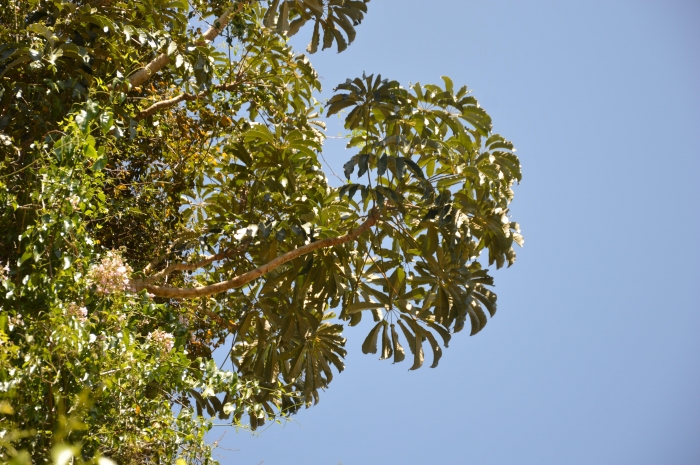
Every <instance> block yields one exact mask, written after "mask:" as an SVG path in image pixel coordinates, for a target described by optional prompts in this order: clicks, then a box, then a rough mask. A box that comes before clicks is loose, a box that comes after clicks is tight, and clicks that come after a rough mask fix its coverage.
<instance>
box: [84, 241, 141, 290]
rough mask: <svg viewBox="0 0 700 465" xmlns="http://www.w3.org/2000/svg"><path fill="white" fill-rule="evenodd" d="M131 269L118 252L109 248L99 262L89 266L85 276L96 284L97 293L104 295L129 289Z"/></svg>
mask: <svg viewBox="0 0 700 465" xmlns="http://www.w3.org/2000/svg"><path fill="white" fill-rule="evenodd" d="M132 271H133V270H132V269H131V267H130V266H129V265H127V264H126V263H124V261H123V260H122V257H121V256H119V253H117V252H115V251H114V250H110V251H109V252H107V255H106V256H105V257H104V258H103V259H102V261H101V262H100V263H98V264H96V265H92V266H91V267H90V270H89V271H88V276H87V277H88V280H89V282H91V283H92V284H94V285H95V286H97V292H98V293H100V294H105V295H106V294H113V293H115V292H121V291H125V290H127V289H129V288H130V285H129V275H130V274H131V272H132Z"/></svg>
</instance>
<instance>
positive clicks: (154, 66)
mask: <svg viewBox="0 0 700 465" xmlns="http://www.w3.org/2000/svg"><path fill="white" fill-rule="evenodd" d="M247 3H248V2H240V3H237V4H236V6H235V7H232V8H227V9H226V11H224V12H223V14H222V15H221V16H219V18H218V19H217V20H216V21H214V25H213V26H212V27H210V28H209V29H208V30H207V32H205V33H204V34H202V37H200V38H199V39H198V40H197V41H196V42H195V45H205V44H207V43H208V42H211V41H212V40H214V38H216V36H217V35H219V32H221V31H222V30H223V29H224V28H225V27H226V25H227V24H228V22H229V20H230V19H231V16H232V15H234V14H236V13H238V12H240V11H241V10H242V9H243V7H244V6H245V5H246V4H247ZM169 61H170V57H169V56H168V55H167V54H165V53H161V54H160V55H158V56H157V57H155V58H154V59H153V60H152V61H151V62H150V63H148V64H147V65H146V66H144V67H143V68H141V69H139V70H138V71H136V72H135V73H134V74H132V75H131V76H129V83H131V87H132V88H133V87H137V86H140V85H141V84H143V83H144V82H146V81H147V80H148V79H149V78H150V77H151V76H153V75H154V74H155V73H157V72H158V71H160V70H161V69H163V68H164V67H165V65H167V64H168V62H169Z"/></svg>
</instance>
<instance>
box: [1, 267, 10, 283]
mask: <svg viewBox="0 0 700 465" xmlns="http://www.w3.org/2000/svg"><path fill="white" fill-rule="evenodd" d="M9 272H10V266H9V265H5V266H3V267H2V268H0V281H5V280H6V279H7V274H8V273H9Z"/></svg>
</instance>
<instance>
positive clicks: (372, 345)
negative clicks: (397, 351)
mask: <svg viewBox="0 0 700 465" xmlns="http://www.w3.org/2000/svg"><path fill="white" fill-rule="evenodd" d="M383 323H384V322H383V321H380V322H379V323H377V324H376V325H374V328H372V330H371V331H370V332H369V334H368V335H367V337H366V338H365V342H363V343H362V353H363V354H376V353H377V338H378V337H379V330H380V329H382V327H383Z"/></svg>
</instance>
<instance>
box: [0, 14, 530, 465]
mask: <svg viewBox="0 0 700 465" xmlns="http://www.w3.org/2000/svg"><path fill="white" fill-rule="evenodd" d="M368 1H369V0H362V1H351V0H327V1H320V0H286V1H285V0H270V1H268V2H257V1H252V0H238V1H224V0H191V1H189V2H187V1H184V0H92V1H87V0H85V1H84V0H73V1H70V2H69V1H65V0H30V1H19V0H10V1H9V3H8V6H7V7H4V8H2V9H0V26H2V28H1V29H0V43H2V45H0V112H1V113H0V114H1V115H2V116H0V147H1V150H2V152H1V158H0V204H1V205H0V209H2V215H1V216H0V234H2V247H1V248H0V261H1V263H2V266H4V268H3V272H2V276H1V279H2V281H1V282H2V292H1V293H0V306H1V310H0V343H1V344H0V383H1V384H0V385H1V386H2V390H1V391H0V392H2V400H1V401H0V415H1V416H0V428H1V429H3V430H4V431H8V432H12V433H11V434H10V435H6V436H4V437H5V439H3V441H4V442H3V443H0V447H2V449H0V454H3V459H8V460H9V459H12V460H15V461H16V462H17V463H24V462H23V461H26V460H27V457H28V455H26V454H31V455H32V456H33V457H35V460H36V461H38V462H41V461H44V460H48V458H49V457H50V451H51V449H52V447H54V451H55V450H56V449H55V447H58V446H57V445H58V444H62V443H64V442H65V443H78V442H81V443H82V450H81V452H80V454H81V457H82V458H83V459H85V460H89V459H90V458H91V457H97V455H99V454H102V455H106V456H109V457H112V458H113V459H114V460H116V461H117V462H118V463H150V462H158V463H160V462H174V461H176V459H184V460H186V461H187V462H188V463H189V462H201V463H209V462H210V461H211V449H210V447H209V446H208V445H207V444H206V442H205V441H204V434H205V433H206V431H207V430H208V428H209V427H210V425H211V421H210V420H211V418H213V417H217V416H218V417H219V418H220V419H225V420H228V421H231V422H232V423H234V424H241V423H242V422H243V421H246V419H247V421H248V422H249V425H250V427H251V428H253V429H255V428H256V427H257V426H259V425H260V424H262V423H264V422H265V421H267V420H270V419H275V420H277V419H279V418H283V417H285V416H287V415H292V414H293V413H294V412H296V411H297V410H298V409H299V408H300V407H301V406H304V405H305V406H307V407H308V406H310V405H311V404H313V403H316V402H318V400H319V390H322V389H324V388H326V387H327V386H328V384H329V383H330V382H331V380H332V379H333V376H334V371H338V372H340V371H342V370H343V368H344V365H343V358H344V356H345V354H346V349H345V347H344V346H345V339H344V338H343V336H342V331H343V325H344V324H349V325H351V326H353V325H357V324H358V323H359V322H360V320H361V319H362V317H363V315H366V316H369V317H370V318H372V319H373V325H372V328H371V330H370V332H369V334H368V336H367V338H366V339H365V341H364V343H363V344H362V351H363V352H364V353H372V354H376V353H377V352H379V353H380V354H381V359H391V360H393V362H394V363H397V362H401V361H403V360H404V358H405V357H406V355H407V354H409V355H410V357H411V359H412V360H411V362H409V363H411V366H410V369H412V370H413V369H417V368H420V367H421V366H422V365H423V363H424V351H425V350H427V348H428V347H429V348H430V351H431V352H432V365H431V366H432V367H435V366H437V364H438V361H439V359H440V357H441V355H442V348H441V346H445V347H447V345H448V343H449V340H450V338H451V337H452V335H453V334H454V333H456V332H459V331H460V330H462V329H463V328H464V326H465V324H466V322H467V320H469V324H470V328H471V334H472V335H473V334H476V333H477V332H479V331H480V330H481V329H482V328H483V327H484V325H485V324H486V322H487V316H486V314H487V313H488V314H490V315H491V316H493V314H494V313H495V311H496V295H495V294H494V293H493V292H491V291H490V290H489V289H488V287H489V286H491V285H492V283H493V280H492V277H491V276H490V275H489V273H488V269H487V266H491V265H495V266H496V267H498V268H500V267H502V266H504V265H506V264H507V265H509V266H510V265H511V264H512V263H513V262H514V261H515V252H514V251H513V248H512V246H513V243H517V244H520V245H521V244H522V237H521V236H520V234H519V226H518V225H517V223H515V222H512V221H511V220H510V219H509V216H508V213H509V211H508V205H509V203H510V201H511V200H512V198H513V191H512V186H513V184H514V183H515V182H516V181H520V179H521V174H520V165H519V161H518V158H517V157H516V156H515V154H514V152H515V150H514V149H513V145H512V144H511V143H510V142H508V141H507V140H506V139H504V138H503V137H501V136H499V135H497V134H494V133H493V132H492V127H491V120H490V118H489V116H488V115H487V113H486V112H485V111H484V110H483V109H482V108H481V107H480V106H479V105H478V103H477V101H476V100H475V99H474V97H472V96H471V95H470V93H469V91H468V90H467V88H466V87H461V88H455V87H454V85H453V83H452V81H451V80H450V79H449V78H447V77H443V82H442V84H441V85H433V84H429V85H421V84H415V85H413V86H411V87H410V88H403V87H401V86H400V85H399V83H398V82H396V81H392V80H387V79H383V78H382V77H381V76H364V75H363V76H362V77H358V78H355V79H348V80H347V81H346V82H345V83H342V84H340V85H338V87H337V89H336V93H335V94H334V96H333V97H332V98H330V99H329V100H328V101H327V102H325V103H320V102H318V101H317V100H316V99H315V96H316V95H317V92H318V91H320V88H321V86H320V83H319V81H318V78H317V75H316V73H315V71H314V69H313V68H312V66H311V65H310V63H309V61H308V59H307V57H306V56H305V55H303V54H298V53H296V52H294V51H293V50H292V49H291V47H290V46H289V45H288V44H287V37H289V36H291V35H294V34H296V33H297V32H299V31H300V30H302V28H303V27H305V26H306V25H308V26H309V29H310V35H311V40H310V43H309V46H308V48H307V51H308V52H309V53H314V52H316V51H317V49H318V48H319V47H321V48H322V49H327V48H331V47H335V48H336V49H337V50H338V51H339V52H340V51H343V50H344V49H345V48H346V47H347V46H348V44H350V43H351V42H352V41H353V39H354V38H355V34H356V27H357V26H358V25H359V24H360V22H361V21H362V19H363V17H364V15H365V14H366V13H367V2H368ZM202 29H204V32H202ZM324 112H325V113H326V115H327V116H330V115H333V114H336V113H340V112H343V114H344V121H345V128H346V129H347V130H348V131H349V133H348V148H350V149H352V150H353V153H354V155H353V156H352V157H351V158H350V159H349V160H348V162H347V163H346V164H345V165H344V174H345V176H346V178H347V182H345V183H344V184H343V185H342V186H341V187H340V188H334V187H332V186H331V185H330V184H329V181H328V180H327V178H326V176H325V175H324V173H323V170H322V165H321V163H320V161H319V155H320V153H321V150H322V142H323V139H324V133H323V129H324V127H325V126H324V123H323V121H322V119H321V118H322V115H323V113H324ZM333 309H338V310H339V314H338V315H336V314H335V313H333V311H332V310H333ZM227 341H228V342H227ZM229 343H230V344H231V348H230V349H228V350H229V356H228V358H229V360H230V361H231V362H232V369H231V370H225V369H223V368H219V367H217V366H216V364H215V363H214V361H213V358H212V352H213V351H214V350H215V349H217V348H218V347H222V346H223V345H224V344H229ZM22 431H23V432H24V433H21V432H22ZM23 434H24V436H23ZM61 447H62V446H61ZM21 450H25V451H26V453H25V455H22V453H20V452H19V451H21ZM61 450H63V449H61ZM71 450H72V449H71ZM71 453H73V452H71ZM76 453H77V452H76Z"/></svg>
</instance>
